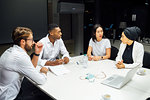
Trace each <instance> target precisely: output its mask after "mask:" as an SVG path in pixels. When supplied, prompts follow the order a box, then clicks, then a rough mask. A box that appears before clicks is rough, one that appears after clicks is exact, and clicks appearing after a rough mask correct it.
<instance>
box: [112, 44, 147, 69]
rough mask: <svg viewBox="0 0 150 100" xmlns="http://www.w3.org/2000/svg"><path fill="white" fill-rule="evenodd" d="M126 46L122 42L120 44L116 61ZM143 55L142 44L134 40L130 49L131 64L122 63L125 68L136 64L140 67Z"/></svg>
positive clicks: (119, 59)
mask: <svg viewBox="0 0 150 100" xmlns="http://www.w3.org/2000/svg"><path fill="white" fill-rule="evenodd" d="M126 46H127V44H123V43H121V44H120V48H119V52H118V55H117V57H116V61H117V62H118V61H121V60H122V55H123V53H124V50H125V48H126ZM112 53H113V52H112ZM143 56H144V47H143V45H142V44H141V43H138V42H136V41H134V45H133V50H132V58H133V64H124V65H125V68H134V67H136V66H139V67H142V65H143Z"/></svg>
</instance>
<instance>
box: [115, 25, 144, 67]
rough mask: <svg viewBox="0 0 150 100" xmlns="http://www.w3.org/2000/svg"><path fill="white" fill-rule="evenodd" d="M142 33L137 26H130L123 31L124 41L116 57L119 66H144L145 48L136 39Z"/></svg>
mask: <svg viewBox="0 0 150 100" xmlns="http://www.w3.org/2000/svg"><path fill="white" fill-rule="evenodd" d="M140 33H141V30H140V28H138V27H136V26H134V27H128V28H126V29H124V31H123V32H122V36H121V39H120V40H121V41H122V43H121V44H120V48H119V52H118V55H117V57H116V61H117V64H116V67H117V68H119V69H120V68H134V67H136V66H139V67H142V65H143V64H142V63H143V56H144V48H143V45H142V44H141V43H139V42H137V41H135V40H136V39H137V38H138V35H139V34H140Z"/></svg>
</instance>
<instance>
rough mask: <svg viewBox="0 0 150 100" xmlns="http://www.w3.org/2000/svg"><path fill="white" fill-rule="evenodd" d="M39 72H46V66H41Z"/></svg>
mask: <svg viewBox="0 0 150 100" xmlns="http://www.w3.org/2000/svg"><path fill="white" fill-rule="evenodd" d="M40 72H41V73H45V74H47V72H48V69H47V68H46V67H42V68H41V70H40Z"/></svg>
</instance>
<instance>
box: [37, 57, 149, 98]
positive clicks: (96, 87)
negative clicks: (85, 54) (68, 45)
mask: <svg viewBox="0 0 150 100" xmlns="http://www.w3.org/2000/svg"><path fill="white" fill-rule="evenodd" d="M81 59H82V56H76V57H72V58H71V60H70V62H69V63H68V64H64V67H65V68H67V69H68V70H69V71H70V72H69V73H66V74H63V75H59V76H57V75H55V74H54V73H53V72H51V71H49V72H48V73H47V82H46V83H45V84H44V85H36V86H37V87H38V88H39V89H40V90H41V91H43V92H44V93H46V94H47V95H49V96H50V97H52V98H54V99H56V100H103V99H102V95H104V94H109V95H111V99H110V100H146V98H148V97H150V85H149V84H150V70H149V69H145V70H146V74H145V75H138V74H135V75H134V77H133V78H132V80H131V81H130V82H128V83H127V84H126V85H125V86H123V87H122V88H121V89H116V88H112V87H109V86H107V85H103V84H101V82H102V81H103V80H105V79H106V78H108V77H109V76H111V75H113V74H118V75H122V76H125V75H126V74H127V72H128V71H129V70H131V69H117V68H116V66H115V64H116V62H115V61H113V60H108V59H107V60H100V61H88V66H87V68H84V67H83V66H82V64H79V63H78V62H79V61H81ZM87 74H91V75H94V76H95V77H94V78H93V80H88V79H85V76H86V75H87Z"/></svg>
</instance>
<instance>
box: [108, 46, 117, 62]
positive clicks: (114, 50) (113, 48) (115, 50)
mask: <svg viewBox="0 0 150 100" xmlns="http://www.w3.org/2000/svg"><path fill="white" fill-rule="evenodd" d="M118 51H119V50H118V48H116V47H114V46H111V55H110V59H111V60H115V59H116V57H117V54H118Z"/></svg>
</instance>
